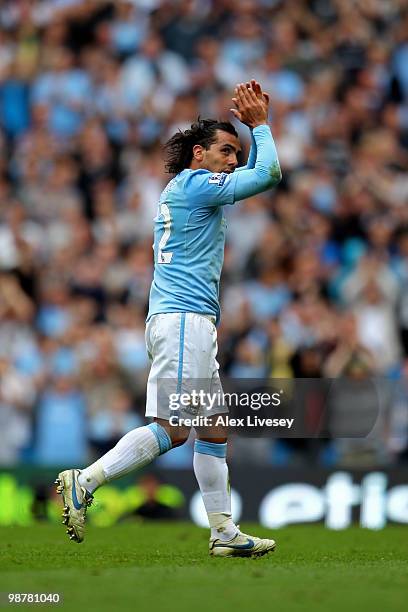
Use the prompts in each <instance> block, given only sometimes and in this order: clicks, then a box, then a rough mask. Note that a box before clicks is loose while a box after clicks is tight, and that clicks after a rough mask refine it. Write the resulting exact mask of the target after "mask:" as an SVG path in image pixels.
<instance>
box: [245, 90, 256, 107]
mask: <svg viewBox="0 0 408 612" xmlns="http://www.w3.org/2000/svg"><path fill="white" fill-rule="evenodd" d="M246 91H247V96H248V98H247V99H248V102H249V104H251V105H252V104H255V103H257V104H259V100H258V97H257V95H256V93H255V92H254V90H253V89H252V88H251V89H247V90H246Z"/></svg>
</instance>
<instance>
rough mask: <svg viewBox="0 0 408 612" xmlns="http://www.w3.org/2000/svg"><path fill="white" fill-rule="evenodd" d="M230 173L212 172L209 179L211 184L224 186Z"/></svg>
mask: <svg viewBox="0 0 408 612" xmlns="http://www.w3.org/2000/svg"><path fill="white" fill-rule="evenodd" d="M227 176H228V174H227V173H226V172H217V173H216V174H212V175H211V176H210V178H209V179H208V182H209V183H210V185H218V187H222V186H223V184H224V183H225V181H226V179H227Z"/></svg>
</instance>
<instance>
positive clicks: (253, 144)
mask: <svg viewBox="0 0 408 612" xmlns="http://www.w3.org/2000/svg"><path fill="white" fill-rule="evenodd" d="M250 133H251V148H250V149H249V155H248V161H247V163H246V164H245V166H240V167H239V168H236V170H235V172H241V170H250V169H251V168H254V167H255V162H256V140H255V138H254V135H253V133H252V130H250Z"/></svg>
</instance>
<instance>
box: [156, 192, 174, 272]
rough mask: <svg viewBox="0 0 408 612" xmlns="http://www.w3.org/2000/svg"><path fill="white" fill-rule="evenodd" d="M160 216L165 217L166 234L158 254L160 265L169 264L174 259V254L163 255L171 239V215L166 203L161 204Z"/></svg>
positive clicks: (161, 239)
mask: <svg viewBox="0 0 408 612" xmlns="http://www.w3.org/2000/svg"><path fill="white" fill-rule="evenodd" d="M159 210H160V215H161V216H162V217H163V222H164V225H163V227H164V233H163V236H162V237H161V238H160V242H159V249H158V253H157V263H158V264H169V263H170V262H171V260H172V258H173V253H163V251H164V249H165V248H166V244H167V241H168V239H169V238H170V229H171V215H170V209H169V207H168V206H167V204H166V203H165V202H163V203H162V204H160V207H159Z"/></svg>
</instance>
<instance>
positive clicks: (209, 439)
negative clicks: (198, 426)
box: [198, 436, 228, 444]
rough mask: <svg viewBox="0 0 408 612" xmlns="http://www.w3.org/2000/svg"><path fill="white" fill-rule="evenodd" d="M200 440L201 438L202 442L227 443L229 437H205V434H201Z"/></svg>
mask: <svg viewBox="0 0 408 612" xmlns="http://www.w3.org/2000/svg"><path fill="white" fill-rule="evenodd" d="M198 440H201V441H202V442H212V443H213V444H226V443H227V440H228V439H227V438H224V437H212V436H211V437H205V436H199V437H198Z"/></svg>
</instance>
